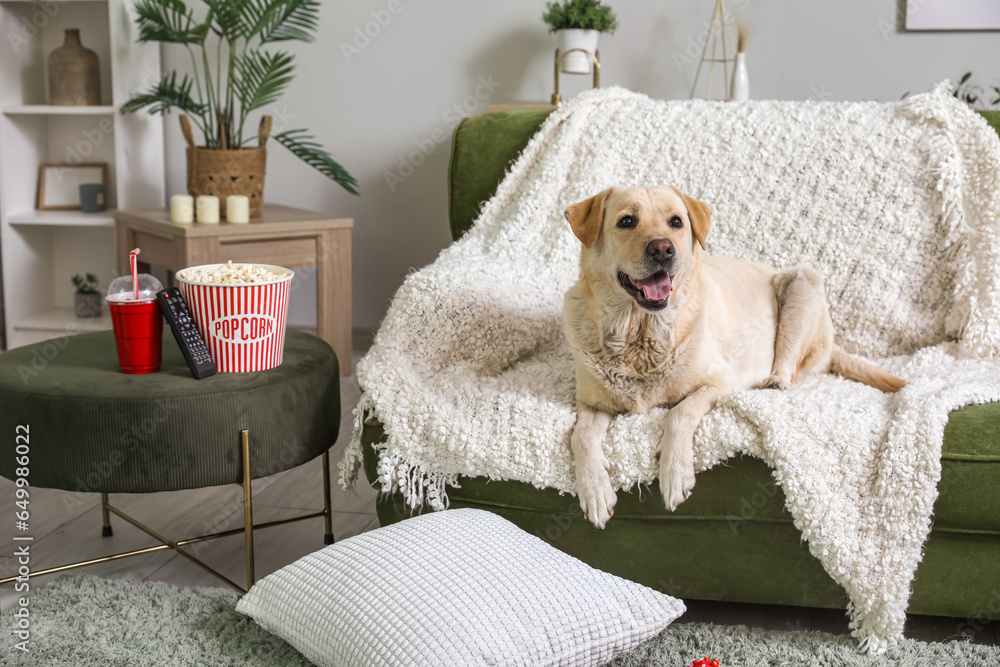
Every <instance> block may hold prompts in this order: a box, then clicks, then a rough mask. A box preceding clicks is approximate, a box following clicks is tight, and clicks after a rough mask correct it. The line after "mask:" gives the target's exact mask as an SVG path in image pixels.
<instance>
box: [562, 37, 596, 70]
mask: <svg viewBox="0 0 1000 667" xmlns="http://www.w3.org/2000/svg"><path fill="white" fill-rule="evenodd" d="M556 33H557V34H558V35H559V53H560V54H563V53H566V52H567V51H569V50H571V49H584V50H585V51H590V53H593V54H595V55H596V54H597V42H598V39H599V38H600V36H601V33H600V31H599V30H578V29H576V28H573V29H569V30H557V31H556ZM591 67H593V62H592V61H591V60H590V56H589V55H587V54H586V53H582V52H580V51H575V52H573V53H570V54H568V55H567V56H566V57H565V58H563V60H562V71H563V73H564V74H590V72H591Z"/></svg>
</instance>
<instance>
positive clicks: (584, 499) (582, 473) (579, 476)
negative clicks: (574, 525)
mask: <svg viewBox="0 0 1000 667" xmlns="http://www.w3.org/2000/svg"><path fill="white" fill-rule="evenodd" d="M576 492H577V495H578V496H579V498H580V509H582V510H583V516H584V517H585V518H587V519H589V520H590V522H591V523H592V524H594V525H595V526H596V527H597V528H601V529H603V528H604V526H605V524H607V522H608V519H610V518H611V516H612V515H613V514H614V513H615V503H617V502H618V495H617V494H616V493H615V490H614V488H613V487H612V486H611V477H610V476H609V475H608V472H607V470H606V469H605V468H604V467H602V466H599V465H598V466H587V467H586V469H584V468H582V467H581V466H577V470H576Z"/></svg>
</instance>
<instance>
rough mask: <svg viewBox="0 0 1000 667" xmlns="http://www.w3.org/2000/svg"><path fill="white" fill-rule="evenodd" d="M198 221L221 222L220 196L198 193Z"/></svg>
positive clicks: (196, 206) (196, 204) (196, 203)
mask: <svg viewBox="0 0 1000 667" xmlns="http://www.w3.org/2000/svg"><path fill="white" fill-rule="evenodd" d="M195 208H196V209H197V212H198V222H202V223H207V224H219V198H218V197H216V196H215V195H198V199H197V201H196V202H195Z"/></svg>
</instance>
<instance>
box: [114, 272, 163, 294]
mask: <svg viewBox="0 0 1000 667" xmlns="http://www.w3.org/2000/svg"><path fill="white" fill-rule="evenodd" d="M138 282H139V298H138V299H136V298H135V289H134V287H133V285H132V276H130V275H129V276H121V277H119V278H115V279H114V280H112V281H111V284H110V285H108V296H107V299H108V301H149V300H150V299H155V298H156V293H157V292H159V291H160V290H162V289H163V285H161V284H160V281H159V280H157V279H156V276H151V275H149V274H148V273H140V274H139V277H138Z"/></svg>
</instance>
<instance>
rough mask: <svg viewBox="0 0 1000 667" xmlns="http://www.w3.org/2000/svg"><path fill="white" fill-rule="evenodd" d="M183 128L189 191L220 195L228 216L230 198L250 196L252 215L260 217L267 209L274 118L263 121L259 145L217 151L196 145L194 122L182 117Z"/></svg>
mask: <svg viewBox="0 0 1000 667" xmlns="http://www.w3.org/2000/svg"><path fill="white" fill-rule="evenodd" d="M180 121H181V131H182V132H183V133H184V139H185V140H186V141H187V189H188V194H189V195H192V196H194V197H197V196H198V195H215V196H216V197H218V198H219V204H220V205H219V213H220V214H221V216H222V217H223V218H225V217H226V197H228V196H229V195H246V196H247V197H249V199H250V217H252V218H257V217H260V215H261V213H262V212H263V209H264V172H265V171H266V167H267V148H265V146H264V144H265V143H266V142H267V138H268V136H269V135H270V134H271V117H270V116H264V118H263V119H261V122H260V132H259V136H260V145H259V146H258V147H257V148H236V149H222V150H213V149H209V148H205V147H202V146H197V145H195V141H194V133H193V132H192V131H191V122H190V121H189V120H188V117H187V116H183V115H182V116H181V117H180Z"/></svg>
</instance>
